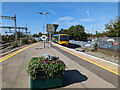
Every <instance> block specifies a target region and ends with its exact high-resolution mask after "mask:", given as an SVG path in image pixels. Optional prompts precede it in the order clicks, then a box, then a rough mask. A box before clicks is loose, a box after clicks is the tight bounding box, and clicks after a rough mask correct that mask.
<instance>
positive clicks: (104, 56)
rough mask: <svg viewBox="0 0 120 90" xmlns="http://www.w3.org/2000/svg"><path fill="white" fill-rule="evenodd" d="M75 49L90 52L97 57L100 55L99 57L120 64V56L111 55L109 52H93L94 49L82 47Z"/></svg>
mask: <svg viewBox="0 0 120 90" xmlns="http://www.w3.org/2000/svg"><path fill="white" fill-rule="evenodd" d="M75 50H76V51H80V52H84V53H86V54H89V55H92V56H95V57H98V58H101V59H104V60H107V61H110V62H113V63H116V64H120V63H119V62H120V61H119V60H120V59H119V57H114V56H110V55H107V54H103V53H101V52H92V51H88V50H84V49H82V48H76V49H75Z"/></svg>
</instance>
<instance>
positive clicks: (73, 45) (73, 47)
mask: <svg viewBox="0 0 120 90" xmlns="http://www.w3.org/2000/svg"><path fill="white" fill-rule="evenodd" d="M79 47H80V46H79V45H75V44H69V45H68V48H72V49H75V48H79Z"/></svg>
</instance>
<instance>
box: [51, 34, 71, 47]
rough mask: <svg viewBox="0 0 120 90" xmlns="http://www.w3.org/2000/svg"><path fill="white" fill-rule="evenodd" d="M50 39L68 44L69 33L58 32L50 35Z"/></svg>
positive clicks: (61, 43)
mask: <svg viewBox="0 0 120 90" xmlns="http://www.w3.org/2000/svg"><path fill="white" fill-rule="evenodd" d="M52 41H53V42H56V43H58V44H60V45H65V46H68V44H69V35H68V34H67V33H59V34H56V35H53V36H52Z"/></svg>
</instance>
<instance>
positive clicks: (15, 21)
mask: <svg viewBox="0 0 120 90" xmlns="http://www.w3.org/2000/svg"><path fill="white" fill-rule="evenodd" d="M14 18H15V19H14V20H15V40H16V42H17V28H16V14H15V16H14Z"/></svg>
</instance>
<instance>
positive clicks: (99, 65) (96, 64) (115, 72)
mask: <svg viewBox="0 0 120 90" xmlns="http://www.w3.org/2000/svg"><path fill="white" fill-rule="evenodd" d="M52 44H53V45H54V46H57V47H58V48H60V49H62V50H64V51H66V52H68V53H70V54H73V55H75V56H77V57H79V58H81V59H83V60H86V61H88V62H90V63H93V64H95V65H97V66H99V67H101V68H103V69H105V70H107V71H110V72H112V73H114V74H116V75H119V76H120V73H118V72H115V71H113V70H110V69H108V68H106V67H104V66H101V65H99V64H97V63H95V62H93V61H90V60H89V59H86V58H84V57H81V56H79V55H77V54H76V53H73V52H71V51H68V50H66V49H63V48H62V47H60V46H58V45H55V44H54V43H52Z"/></svg>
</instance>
